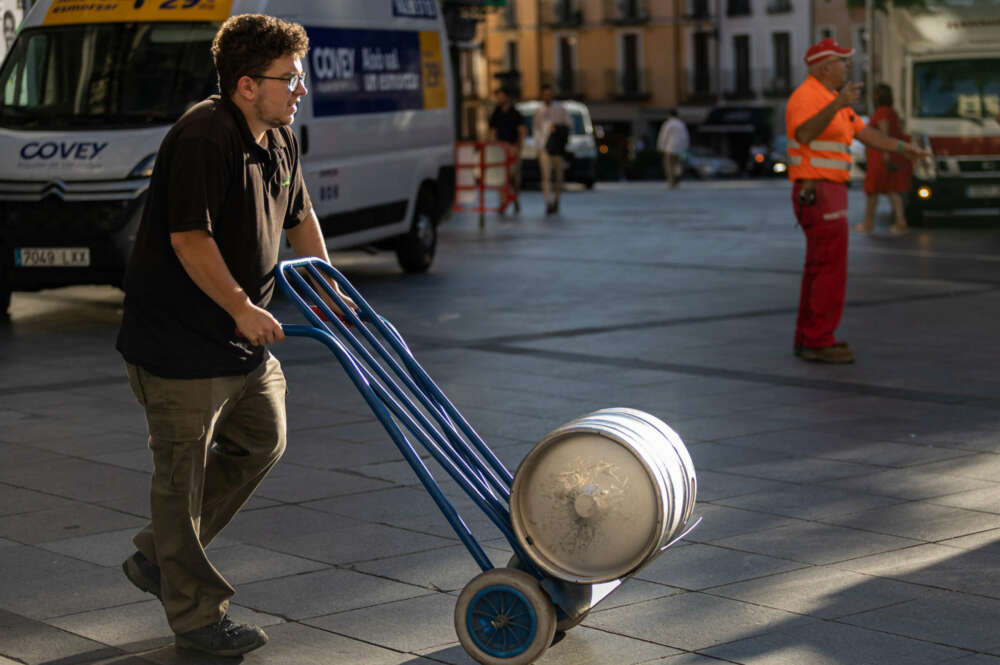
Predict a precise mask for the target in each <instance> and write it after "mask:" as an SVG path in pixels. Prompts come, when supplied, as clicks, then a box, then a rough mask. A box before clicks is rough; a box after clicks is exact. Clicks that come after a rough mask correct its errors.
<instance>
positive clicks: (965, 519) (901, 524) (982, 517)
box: [826, 501, 1000, 541]
mask: <svg viewBox="0 0 1000 665" xmlns="http://www.w3.org/2000/svg"><path fill="white" fill-rule="evenodd" d="M826 519H827V521H828V522H830V523H831V524H839V525H842V526H849V527H852V528H855V529H862V530H864V531H874V532H876V533H884V534H889V535H894V536H900V537H903V538H914V539H919V540H925V541H934V540H941V539H945V538H955V537H958V536H964V535H967V534H971V533H978V532H980V531H986V530H987V529H995V528H998V527H1000V515H994V514H990V513H981V512H978V511H974V510H964V509H962V508H952V507H950V506H938V505H935V504H931V503H929V502H926V501H920V502H913V503H905V504H901V505H896V506H888V507H886V508H879V509H875V510H869V511H866V512H864V513H858V514H855V515H846V516H833V517H829V518H826Z"/></svg>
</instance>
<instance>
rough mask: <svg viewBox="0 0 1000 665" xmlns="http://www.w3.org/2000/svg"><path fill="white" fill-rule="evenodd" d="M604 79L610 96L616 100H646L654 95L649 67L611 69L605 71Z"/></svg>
mask: <svg viewBox="0 0 1000 665" xmlns="http://www.w3.org/2000/svg"><path fill="white" fill-rule="evenodd" d="M604 80H605V85H606V87H607V94H608V97H609V98H610V99H613V100H615V101H646V100H648V99H649V98H650V97H652V93H651V91H650V90H649V83H648V81H649V70H648V69H622V70H615V69H609V70H607V71H605V72H604Z"/></svg>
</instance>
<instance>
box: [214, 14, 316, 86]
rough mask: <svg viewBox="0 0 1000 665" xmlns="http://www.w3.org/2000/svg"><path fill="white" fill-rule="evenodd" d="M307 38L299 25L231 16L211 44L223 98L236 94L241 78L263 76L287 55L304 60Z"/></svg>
mask: <svg viewBox="0 0 1000 665" xmlns="http://www.w3.org/2000/svg"><path fill="white" fill-rule="evenodd" d="M308 50H309V37H308V36H306V31H305V28H303V27H302V26H301V25H299V24H298V23H289V22H288V21H282V20H281V19H280V18H275V17H273V16H265V15H263V14H240V15H239V16H230V17H229V18H228V19H226V22H225V23H223V24H222V26H221V27H220V28H219V32H217V33H216V34H215V39H213V40H212V57H213V58H214V59H215V71H216V72H217V73H218V75H219V91H220V92H221V93H222V95H223V97H230V96H232V94H233V93H234V92H236V83H237V82H238V81H239V80H240V79H241V78H242V77H244V76H252V75H254V74H261V73H263V72H264V71H265V70H266V69H267V68H268V67H270V66H271V63H272V62H274V61H275V60H277V59H278V58H282V57H284V56H286V55H293V56H295V57H296V58H304V57H305V55H306V51H308Z"/></svg>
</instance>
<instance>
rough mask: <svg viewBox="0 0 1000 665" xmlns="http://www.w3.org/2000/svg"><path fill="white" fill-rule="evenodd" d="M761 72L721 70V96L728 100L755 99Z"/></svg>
mask: <svg viewBox="0 0 1000 665" xmlns="http://www.w3.org/2000/svg"><path fill="white" fill-rule="evenodd" d="M760 74H761V72H758V71H754V70H744V71H738V70H726V71H723V72H722V96H723V98H725V99H728V100H747V99H756V98H757V91H758V89H759V86H757V85H755V84H756V83H757V82H758V81H760V80H763V79H762V78H761V76H760Z"/></svg>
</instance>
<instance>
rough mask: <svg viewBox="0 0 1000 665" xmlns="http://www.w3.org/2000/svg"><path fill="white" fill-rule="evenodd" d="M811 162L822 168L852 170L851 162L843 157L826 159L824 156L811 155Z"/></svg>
mask: <svg viewBox="0 0 1000 665" xmlns="http://www.w3.org/2000/svg"><path fill="white" fill-rule="evenodd" d="M809 163H810V164H812V165H813V166H816V167H819V168H821V169H843V170H844V171H850V170H851V163H850V162H845V161H844V160H842V159H825V158H823V157H810V158H809Z"/></svg>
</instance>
